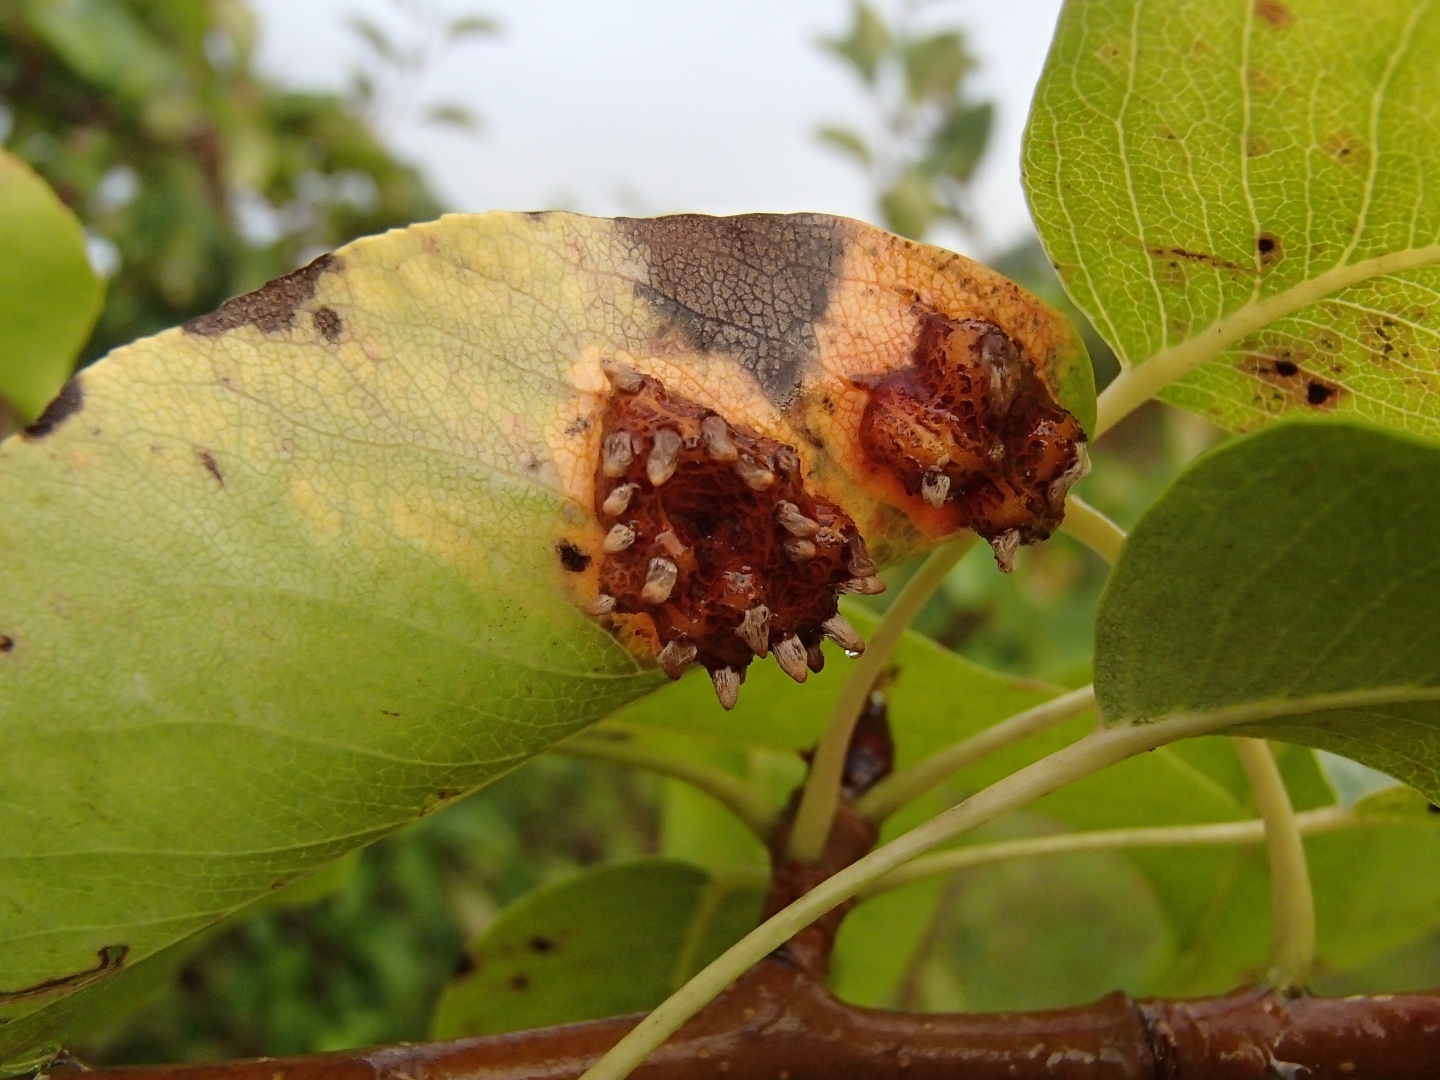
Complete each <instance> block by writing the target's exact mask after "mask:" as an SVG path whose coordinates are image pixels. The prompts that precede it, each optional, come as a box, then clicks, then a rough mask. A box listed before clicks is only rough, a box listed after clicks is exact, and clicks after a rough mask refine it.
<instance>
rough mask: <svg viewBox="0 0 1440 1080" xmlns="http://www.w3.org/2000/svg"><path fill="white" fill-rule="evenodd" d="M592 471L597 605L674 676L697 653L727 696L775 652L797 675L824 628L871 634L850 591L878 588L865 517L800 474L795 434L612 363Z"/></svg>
mask: <svg viewBox="0 0 1440 1080" xmlns="http://www.w3.org/2000/svg"><path fill="white" fill-rule="evenodd" d="M606 374H607V376H608V377H609V380H610V383H611V390H610V392H609V393H608V394H607V395H606V396H605V404H604V407H603V409H602V410H601V412H600V416H599V424H598V425H597V427H598V432H597V435H598V438H599V454H598V458H597V460H596V462H595V471H594V474H593V484H594V494H595V504H596V513H597V516H598V519H599V524H600V526H601V529H602V530H603V539H602V540H601V541H600V545H599V550H598V553H597V559H598V567H597V571H596V576H595V588H596V593H595V595H594V598H593V599H592V600H591V602H590V604H589V610H590V613H591V614H592V615H594V616H596V617H597V618H600V619H602V620H604V621H605V622H606V624H607V625H609V626H610V627H612V628H613V629H614V631H615V632H616V634H617V635H618V636H619V637H620V638H621V639H622V640H624V641H627V642H629V643H630V644H631V645H632V647H634V648H638V649H640V650H642V651H645V652H648V653H650V654H651V655H652V656H653V657H654V658H655V660H656V661H657V662H658V663H659V664H660V666H661V667H662V668H663V669H664V670H665V672H666V673H667V674H668V675H669V676H670V677H671V678H679V677H680V676H681V675H682V674H683V673H684V672H685V670H686V669H687V668H688V667H689V666H690V665H691V664H692V663H698V664H699V665H701V666H702V667H704V668H705V669H706V670H707V671H708V672H709V673H710V677H711V679H712V681H713V682H714V685H715V691H716V694H717V696H718V697H719V699H720V702H721V704H722V705H724V706H725V707H726V708H730V707H732V706H733V705H734V704H735V701H736V698H737V696H738V693H739V688H740V684H741V682H743V680H744V677H745V670H746V668H747V667H748V666H749V665H750V663H751V661H752V660H754V659H756V658H757V657H765V656H768V655H769V654H770V653H772V652H773V653H774V655H775V659H776V661H777V663H778V664H779V665H780V666H781V668H783V669H784V670H785V671H786V673H787V674H789V675H790V676H791V677H792V678H794V679H795V680H796V681H799V682H804V681H805V679H806V677H807V673H808V672H809V671H818V670H820V668H821V667H822V666H823V664H824V655H823V653H822V652H821V649H820V645H821V642H822V641H823V640H824V639H825V638H826V637H829V638H831V639H833V640H835V641H836V642H838V643H839V644H841V645H842V646H843V647H845V648H848V649H851V650H852V651H859V650H860V649H862V648H863V647H864V646H863V642H862V641H861V639H860V638H859V635H858V634H856V632H855V631H854V629H853V628H851V627H850V625H849V623H847V622H846V621H845V620H844V618H843V617H842V616H841V615H839V613H838V611H837V600H838V597H839V595H840V594H841V593H842V592H861V593H868V592H878V591H880V590H881V589H883V588H884V586H883V584H882V583H881V582H880V581H879V579H878V578H876V577H875V570H876V567H875V564H874V562H873V560H872V559H871V558H870V556H869V553H868V551H867V549H866V547H865V542H864V540H863V539H862V538H861V536H860V533H859V530H858V529H857V528H856V525H855V522H854V521H853V519H851V517H850V516H849V515H848V514H847V513H846V512H845V511H844V510H843V509H842V508H841V507H840V506H838V505H837V504H835V503H834V502H832V501H831V500H829V499H826V498H825V497H823V496H822V495H819V494H817V493H816V492H814V491H813V490H811V488H810V487H809V486H808V485H807V484H806V482H805V476H804V470H803V463H802V459H801V457H800V455H799V453H798V452H797V451H796V449H795V447H793V446H790V445H787V444H785V443H783V442H779V441H777V440H775V439H772V438H769V437H767V436H766V435H764V434H763V433H761V432H759V431H757V430H755V429H754V428H751V427H749V426H746V425H743V424H735V423H732V422H731V421H730V420H728V419H727V418H726V417H725V416H724V415H722V414H720V413H719V412H717V411H715V410H713V409H710V408H708V407H706V406H705V405H702V404H701V403H699V402H696V401H693V400H691V399H689V398H687V397H685V396H683V395H681V394H679V393H676V392H674V391H672V390H670V389H668V388H667V387H666V386H665V385H664V384H662V383H661V381H660V380H659V379H656V378H653V377H651V376H647V375H642V374H640V373H639V372H637V371H635V370H634V369H632V368H630V367H628V366H625V365H623V364H617V363H610V364H608V365H607V366H606Z"/></svg>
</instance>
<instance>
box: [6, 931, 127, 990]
mask: <svg viewBox="0 0 1440 1080" xmlns="http://www.w3.org/2000/svg"><path fill="white" fill-rule="evenodd" d="M129 953H130V946H129V945H106V946H103V947H102V948H99V949H96V950H95V956H96V957H97V963H96V964H95V966H94V967H91V968H86V969H85V970H84V971H77V972H75V973H74V974H72V975H62V976H60V977H59V978H55V979H46V980H45V981H44V982H38V983H34V984H33V985H31V986H25V987H21V988H20V989H19V990H0V1003H3V1002H9V1001H23V1000H24V999H26V998H33V997H41V996H43V995H45V994H48V993H50V992H51V991H52V990H60V989H71V990H73V989H76V988H78V987H81V986H84V985H85V984H86V983H91V982H94V981H95V980H96V979H98V978H100V977H101V976H103V975H108V974H109V973H110V972H112V971H115V970H117V969H118V968H119V967H120V966H121V965H122V964H124V963H125V957H126V956H128V955H129Z"/></svg>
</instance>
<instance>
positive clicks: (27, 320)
mask: <svg viewBox="0 0 1440 1080" xmlns="http://www.w3.org/2000/svg"><path fill="white" fill-rule="evenodd" d="M104 291H105V290H104V284H103V283H102V282H101V281H100V280H99V279H98V278H97V277H96V276H95V273H94V271H92V270H91V269H90V263H89V262H88V261H87V260H86V258H85V234H84V233H83V232H82V231H81V228H80V223H79V222H78V221H76V220H75V215H74V214H72V213H70V211H69V210H68V209H66V207H65V205H64V204H63V203H62V202H61V201H60V200H59V199H58V198H56V197H55V193H54V192H53V191H51V190H50V187H49V185H47V184H46V183H45V181H44V180H41V179H40V177H38V176H36V175H35V174H34V173H33V172H31V171H30V169H29V168H28V167H27V166H26V165H25V163H24V162H22V161H21V160H20V159H19V158H17V157H15V156H13V155H11V154H8V153H6V152H5V151H4V150H0V401H8V402H9V403H10V404H11V405H12V406H14V408H15V409H16V410H17V411H18V412H19V413H20V415H21V416H22V417H23V418H24V419H26V420H33V419H34V418H35V417H36V416H38V415H40V410H41V409H43V408H44V407H45V404H46V402H48V401H49V400H50V399H51V398H53V397H54V396H55V395H56V394H57V393H59V392H60V387H61V386H62V385H64V383H65V380H66V379H67V378H68V377H69V375H70V371H71V369H72V368H73V367H74V364H75V356H76V354H77V353H78V352H79V351H80V347H81V346H82V345H84V344H85V338H86V337H87V336H88V335H89V333H90V327H91V326H92V325H93V324H94V322H95V316H96V315H98V314H99V313H100V301H101V298H102V296H103V295H104ZM0 411H3V407H0ZM3 434H4V429H3V424H0V435H3Z"/></svg>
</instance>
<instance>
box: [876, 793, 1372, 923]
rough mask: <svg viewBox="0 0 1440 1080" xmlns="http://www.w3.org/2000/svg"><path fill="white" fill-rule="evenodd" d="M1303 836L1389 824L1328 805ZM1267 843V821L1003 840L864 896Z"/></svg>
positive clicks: (943, 855)
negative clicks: (1073, 859) (1002, 868)
mask: <svg viewBox="0 0 1440 1080" xmlns="http://www.w3.org/2000/svg"><path fill="white" fill-rule="evenodd" d="M1295 821H1296V824H1297V825H1298V826H1299V828H1300V834H1301V835H1302V836H1316V835H1319V834H1320V833H1327V832H1334V831H1336V830H1337V829H1347V828H1353V827H1355V826H1358V825H1383V824H1389V820H1388V819H1386V818H1384V817H1381V816H1378V815H1377V816H1375V817H1361V816H1360V815H1359V814H1356V813H1355V812H1354V811H1353V810H1349V809H1346V808H1345V807H1342V806H1327V807H1325V808H1324V809H1321V810H1308V811H1306V812H1305V813H1303V814H1297V815H1296V816H1295ZM1264 839H1265V822H1263V821H1261V820H1260V819H1258V818H1257V819H1254V820H1251V821H1220V822H1215V823H1213V824H1209V825H1158V826H1154V827H1150V828H1136V829H1097V830H1095V831H1093V832H1078V833H1060V834H1058V835H1056V836H1036V837H1030V838H1027V839H1024V840H1002V841H999V842H997V843H993V844H973V845H971V846H969V847H961V848H955V849H954V850H953V851H942V852H940V853H939V854H938V855H927V856H925V857H924V858H921V859H916V860H915V861H914V862H912V863H906V864H905V865H904V866H902V867H900V869H898V870H895V871H893V872H892V873H889V874H886V875H885V876H884V877H883V878H881V879H880V880H879V881H877V882H875V884H873V885H871V886H870V887H869V888H868V889H866V890H865V891H864V892H862V893H861V894H860V898H861V899H862V900H864V899H868V898H869V897H872V896H878V895H879V894H880V893H882V892H889V891H890V890H891V889H898V888H899V887H900V886H902V885H909V884H910V883H911V882H912V881H919V880H920V879H921V878H926V877H931V876H933V875H935V874H953V873H954V872H955V871H957V870H969V869H971V868H972V867H976V866H989V865H990V864H991V863H998V862H1008V861H1010V860H1012V859H1033V858H1038V857H1040V856H1043V855H1070V854H1073V853H1075V852H1079V851H1123V850H1126V849H1129V848H1157V847H1220V846H1227V845H1230V844H1259V843H1261V842H1263V841H1264Z"/></svg>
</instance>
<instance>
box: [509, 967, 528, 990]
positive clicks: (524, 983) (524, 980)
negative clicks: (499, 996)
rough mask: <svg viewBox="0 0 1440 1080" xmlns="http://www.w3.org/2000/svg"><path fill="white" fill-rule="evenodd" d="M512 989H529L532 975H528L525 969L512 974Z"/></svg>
mask: <svg viewBox="0 0 1440 1080" xmlns="http://www.w3.org/2000/svg"><path fill="white" fill-rule="evenodd" d="M510 989H512V990H529V989H530V976H529V975H526V974H525V973H524V972H523V971H517V972H516V973H515V974H514V975H511V976H510Z"/></svg>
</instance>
